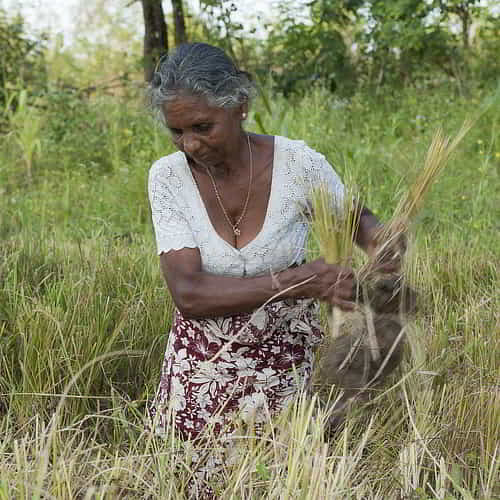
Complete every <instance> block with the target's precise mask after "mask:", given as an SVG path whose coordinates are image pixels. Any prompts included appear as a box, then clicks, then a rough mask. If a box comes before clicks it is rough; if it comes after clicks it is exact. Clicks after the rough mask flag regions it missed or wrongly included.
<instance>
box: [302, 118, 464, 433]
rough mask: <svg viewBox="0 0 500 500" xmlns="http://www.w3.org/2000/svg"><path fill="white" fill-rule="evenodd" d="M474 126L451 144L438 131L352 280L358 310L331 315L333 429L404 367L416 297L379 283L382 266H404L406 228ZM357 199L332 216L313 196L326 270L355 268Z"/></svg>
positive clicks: (319, 196) (314, 226)
mask: <svg viewBox="0 0 500 500" xmlns="http://www.w3.org/2000/svg"><path fill="white" fill-rule="evenodd" d="M471 125H472V124H471V122H466V123H464V125H463V126H462V128H461V129H460V131H459V132H458V134H457V136H456V137H455V138H454V139H453V140H451V139H450V138H449V137H445V136H444V135H443V132H442V130H441V129H439V130H438V131H437V132H436V133H435V135H434V138H433V140H432V142H431V145H430V147H429V149H428V151H427V155H426V158H425V162H424V166H423V169H422V171H421V172H420V173H419V175H418V176H417V178H416V180H415V181H414V183H413V185H412V186H411V187H410V189H409V190H408V192H407V194H406V195H405V196H403V197H402V199H401V201H400V202H399V204H398V205H397V208H396V210H395V213H394V215H393V217H392V219H391V220H390V221H389V223H388V224H387V225H386V226H384V228H383V230H382V231H381V234H380V237H379V241H381V242H383V243H382V244H381V246H380V247H379V248H378V249H377V252H376V253H375V255H373V256H372V257H371V258H370V260H369V262H367V263H366V264H365V265H364V266H362V267H361V269H360V270H359V272H358V273H357V283H358V285H357V288H358V293H357V301H356V302H357V306H356V308H355V310H354V311H353V312H349V313H346V312H343V311H341V310H340V309H338V308H336V307H332V308H331V309H330V311H329V314H328V322H329V329H330V336H329V338H328V339H327V341H326V342H325V346H324V349H323V352H322V353H321V359H320V381H321V383H322V384H324V385H326V386H331V385H335V386H337V387H340V388H342V389H343V395H342V397H341V398H340V399H339V400H338V401H337V403H336V405H335V406H334V408H333V411H332V424H334V425H338V423H339V421H340V422H341V421H342V420H343V418H344V416H345V412H346V409H347V407H348V406H349V405H350V403H351V402H352V401H353V400H355V399H361V398H365V397H366V396H367V395H368V392H367V390H368V389H369V388H370V387H373V386H374V385H380V384H381V383H382V382H383V381H384V380H385V379H386V378H387V376H388V375H389V374H390V373H392V372H393V371H394V370H395V369H396V368H397V367H398V366H399V364H400V362H401V360H402V357H403V352H404V336H405V326H406V322H407V318H408V315H411V314H413V313H414V312H415V310H416V294H415V292H414V291H413V290H412V289H411V288H410V287H408V286H407V285H406V284H405V281H404V276H403V274H399V275H387V274H385V275H384V274H382V273H381V272H380V271H379V268H380V266H379V265H380V263H381V262H383V261H386V260H387V259H390V258H399V259H401V260H402V259H403V257H404V254H405V252H406V245H407V237H406V235H407V234H408V231H409V227H410V223H411V221H412V220H413V219H414V217H415V215H416V214H417V212H418V210H419V209H420V208H421V206H422V203H423V199H424V196H425V195H426V193H427V192H428V191H429V189H430V187H431V185H432V184H433V182H434V181H435V180H436V178H437V177H438V175H439V174H440V172H441V171H442V170H443V169H444V167H445V166H446V164H447V162H448V160H449V159H450V157H451V154H452V153H453V151H454V150H455V149H456V147H457V146H458V144H459V143H460V141H461V140H462V139H463V137H464V136H465V135H466V133H467V132H468V131H469V129H470V127H471ZM358 199H359V198H358V197H357V196H353V194H352V193H348V194H347V195H346V196H345V198H344V202H343V210H332V205H333V204H332V200H331V196H330V195H329V194H328V193H327V191H326V190H325V189H322V188H318V189H317V190H316V191H315V192H314V195H313V203H312V213H311V236H312V238H313V241H314V242H315V246H316V247H317V250H318V253H319V255H320V256H322V257H323V258H324V259H325V261H326V262H328V263H330V264H341V265H346V264H347V265H349V264H350V263H351V262H352V254H353V239H354V235H355V232H356V229H357V222H358V217H359V212H360V211H359V208H360V207H359V205H358V202H357V200H358Z"/></svg>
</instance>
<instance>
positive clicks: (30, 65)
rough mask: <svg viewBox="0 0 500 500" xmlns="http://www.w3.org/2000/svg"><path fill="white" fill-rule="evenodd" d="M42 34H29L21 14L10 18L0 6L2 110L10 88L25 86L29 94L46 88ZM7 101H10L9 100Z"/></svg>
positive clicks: (0, 91)
mask: <svg viewBox="0 0 500 500" xmlns="http://www.w3.org/2000/svg"><path fill="white" fill-rule="evenodd" d="M46 41H47V37H46V36H45V35H43V34H42V35H39V36H33V35H31V34H28V33H27V31H26V26H25V24H24V20H23V18H22V17H21V16H19V15H18V16H17V17H15V18H13V19H10V18H9V17H8V16H7V13H6V12H5V10H3V9H1V8H0V63H1V68H2V69H1V71H0V105H1V106H2V108H4V109H5V106H6V105H7V103H9V104H11V105H14V106H15V104H16V101H15V100H10V99H9V98H10V92H11V91H12V90H15V89H17V90H20V89H22V88H28V89H29V90H30V93H31V94H38V93H40V92H42V91H43V90H44V89H45V86H46V83H47V72H46V68H45V58H44V49H45V44H46ZM9 101H10V102H9Z"/></svg>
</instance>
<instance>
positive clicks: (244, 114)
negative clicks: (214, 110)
mask: <svg viewBox="0 0 500 500" xmlns="http://www.w3.org/2000/svg"><path fill="white" fill-rule="evenodd" d="M239 110H240V116H241V119H242V120H246V119H247V116H248V102H244V103H243V104H241V105H240V107H239Z"/></svg>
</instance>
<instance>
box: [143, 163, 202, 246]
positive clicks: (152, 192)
mask: <svg viewBox="0 0 500 500" xmlns="http://www.w3.org/2000/svg"><path fill="white" fill-rule="evenodd" d="M180 182H181V179H180V178H179V177H178V176H177V175H176V174H175V169H174V168H172V165H171V164H170V162H169V157H165V158H161V159H160V160H158V161H157V162H155V163H154V164H153V166H152V167H151V170H150V172H149V182H148V192H149V202H150V205H151V215H152V219H153V227H154V231H155V235H156V247H157V252H158V255H160V254H161V253H163V252H168V251H170V250H180V249H181V248H196V247H197V246H198V245H197V244H196V242H195V239H194V236H193V231H192V228H191V227H190V224H189V221H188V218H187V217H186V213H185V210H183V209H181V208H180V206H179V203H178V201H179V200H178V199H176V197H175V196H174V193H176V192H178V190H179V187H180V186H179V185H178V184H179V183H180Z"/></svg>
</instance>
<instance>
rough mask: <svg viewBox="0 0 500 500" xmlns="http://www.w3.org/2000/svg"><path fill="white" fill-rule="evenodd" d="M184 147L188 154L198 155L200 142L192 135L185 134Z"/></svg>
mask: <svg viewBox="0 0 500 500" xmlns="http://www.w3.org/2000/svg"><path fill="white" fill-rule="evenodd" d="M182 146H183V150H184V151H185V152H186V153H196V151H197V150H198V148H199V147H200V141H199V140H198V139H197V138H196V137H194V136H193V135H192V134H184V136H183V138H182Z"/></svg>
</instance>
